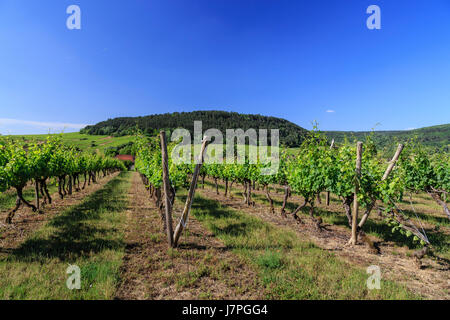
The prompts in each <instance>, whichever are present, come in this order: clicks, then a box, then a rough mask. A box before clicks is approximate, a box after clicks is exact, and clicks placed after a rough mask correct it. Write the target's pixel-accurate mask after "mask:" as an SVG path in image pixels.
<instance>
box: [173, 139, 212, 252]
mask: <svg viewBox="0 0 450 320" xmlns="http://www.w3.org/2000/svg"><path fill="white" fill-rule="evenodd" d="M208 142H209V141H208V138H207V137H204V138H203V141H202V146H201V149H200V154H199V157H198V162H197V164H196V165H195V170H194V174H193V175H192V181H191V185H190V187H189V193H188V196H187V198H186V203H185V205H184V209H183V213H182V215H181V219H180V222H178V225H177V227H176V228H175V233H174V242H173V246H174V247H176V246H177V245H178V240H179V239H180V236H181V233H182V232H183V229H184V228H185V227H186V225H187V221H188V217H189V212H190V211H191V206H192V201H193V200H194V195H195V189H196V186H197V181H198V176H199V174H200V169H201V168H202V165H203V160H204V159H203V157H204V153H205V151H206V146H207V145H208Z"/></svg>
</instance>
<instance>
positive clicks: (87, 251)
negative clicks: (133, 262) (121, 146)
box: [0, 172, 130, 299]
mask: <svg viewBox="0 0 450 320" xmlns="http://www.w3.org/2000/svg"><path fill="white" fill-rule="evenodd" d="M129 185H130V173H128V172H124V173H121V174H119V175H118V176H117V177H115V178H114V179H112V180H111V181H109V182H108V183H107V184H106V185H105V186H104V187H103V188H102V189H100V190H98V191H96V192H94V193H92V194H91V195H89V196H88V197H87V198H86V199H84V201H83V202H82V203H80V204H79V205H76V206H73V207H70V208H68V209H66V210H65V211H64V212H62V213H61V214H60V215H58V216H56V217H54V218H53V219H52V220H51V221H49V222H48V223H47V224H46V225H45V226H44V227H42V228H41V229H39V230H38V231H37V232H35V233H34V234H33V235H32V236H31V237H29V238H28V239H27V240H26V241H25V242H23V243H22V244H21V245H20V246H19V247H18V248H16V249H14V250H13V251H12V252H11V253H10V254H9V255H7V256H6V257H2V258H0V274H1V275H2V276H1V277H0V299H111V298H112V297H113V296H114V293H115V288H116V285H117V282H118V277H119V268H120V265H121V264H122V258H123V255H124V248H125V244H124V241H123V236H124V232H123V229H124V226H125V221H126V215H125V213H124V212H125V210H126V209H127V206H128V201H127V191H128V189H129ZM69 264H71V265H77V266H79V267H80V268H81V289H80V290H69V289H68V288H67V287H66V280H67V278H68V277H69V275H68V274H66V269H67V267H68V266H69Z"/></svg>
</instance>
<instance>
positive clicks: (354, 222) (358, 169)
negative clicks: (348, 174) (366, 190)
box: [349, 141, 362, 245]
mask: <svg viewBox="0 0 450 320" xmlns="http://www.w3.org/2000/svg"><path fill="white" fill-rule="evenodd" d="M361 156H362V142H361V141H358V143H357V144H356V179H355V194H354V199H353V217H352V237H351V239H350V241H349V243H350V244H351V245H356V242H357V240H358V233H357V229H358V208H359V204H358V192H359V178H360V176H361Z"/></svg>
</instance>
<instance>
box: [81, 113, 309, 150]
mask: <svg viewBox="0 0 450 320" xmlns="http://www.w3.org/2000/svg"><path fill="white" fill-rule="evenodd" d="M194 121H202V129H203V131H204V130H207V129H210V128H215V129H219V130H220V131H222V133H223V134H224V135H225V132H226V129H238V128H241V129H243V130H247V129H250V128H253V129H279V130H280V143H281V144H282V145H285V146H287V147H295V146H298V145H300V144H301V142H302V141H303V138H304V137H305V135H306V134H307V132H308V131H307V130H306V129H303V128H302V127H299V126H298V125H296V124H294V123H292V122H290V121H287V120H284V119H280V118H275V117H267V116H262V115H255V114H240V113H237V112H225V111H193V112H174V113H165V114H155V115H150V116H145V117H134V118H132V117H126V118H115V119H108V120H106V121H103V122H100V123H97V124H96V125H93V126H87V127H86V128H84V129H82V130H81V131H80V132H81V133H87V134H91V135H110V136H116V137H117V136H125V135H129V134H132V133H133V131H134V129H135V128H136V126H137V127H138V128H139V129H141V130H142V131H144V132H145V133H147V134H151V135H154V134H157V133H158V132H159V131H160V130H161V129H165V130H168V131H171V130H173V129H176V128H185V129H187V130H189V131H190V132H191V134H193V132H194ZM269 138H270V133H269Z"/></svg>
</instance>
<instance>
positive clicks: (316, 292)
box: [192, 195, 419, 299]
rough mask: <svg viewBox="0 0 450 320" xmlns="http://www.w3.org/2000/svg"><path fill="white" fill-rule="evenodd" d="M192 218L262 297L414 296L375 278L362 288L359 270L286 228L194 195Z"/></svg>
mask: <svg viewBox="0 0 450 320" xmlns="http://www.w3.org/2000/svg"><path fill="white" fill-rule="evenodd" d="M192 213H193V215H194V217H195V218H196V219H197V220H199V221H200V222H202V224H203V225H204V226H206V227H207V228H208V229H209V230H210V231H211V232H212V233H213V234H214V236H215V237H218V238H219V239H220V240H222V241H223V242H224V243H225V245H226V246H227V248H229V249H231V250H233V252H234V253H235V254H237V255H238V256H240V257H241V258H243V259H244V261H245V262H246V263H247V264H248V265H250V266H252V267H253V268H255V270H257V272H258V276H259V278H260V286H261V288H262V289H264V291H265V298H267V299H414V298H419V297H418V296H415V295H414V294H412V293H411V292H410V291H409V290H407V289H406V288H405V287H404V286H402V285H398V284H396V283H394V282H391V281H387V280H384V279H382V280H381V290H368V289H367V286H366V280H367V278H368V275H367V274H366V273H365V270H362V269H361V268H358V267H354V266H352V265H350V264H349V263H347V262H344V261H342V260H341V259H339V258H337V257H336V256H335V255H334V254H333V253H331V252H329V251H326V250H323V249H321V248H319V247H317V246H316V245H315V244H314V243H312V242H310V241H307V240H302V239H301V238H299V237H298V235H297V234H296V233H295V232H293V231H292V230H290V229H289V228H286V227H281V226H275V225H273V224H271V223H267V222H265V221H263V220H262V219H260V218H258V217H254V216H251V215H249V214H246V213H242V212H240V211H237V210H234V209H232V208H229V207H226V206H222V205H221V203H220V202H219V201H216V200H213V199H208V198H205V197H203V196H200V195H198V196H196V199H195V201H194V204H193V206H192Z"/></svg>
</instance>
